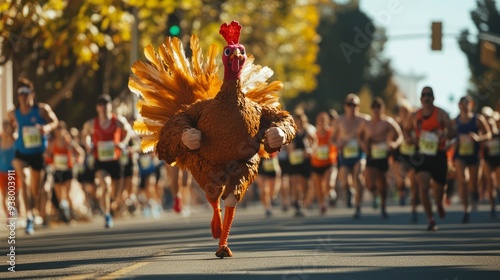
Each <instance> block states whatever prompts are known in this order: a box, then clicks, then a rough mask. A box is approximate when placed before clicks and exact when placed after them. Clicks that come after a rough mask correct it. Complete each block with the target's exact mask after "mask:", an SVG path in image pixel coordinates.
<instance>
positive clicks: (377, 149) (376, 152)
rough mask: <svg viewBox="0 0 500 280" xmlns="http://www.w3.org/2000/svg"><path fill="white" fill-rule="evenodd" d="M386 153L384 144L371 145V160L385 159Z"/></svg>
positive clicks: (386, 149)
mask: <svg viewBox="0 0 500 280" xmlns="http://www.w3.org/2000/svg"><path fill="white" fill-rule="evenodd" d="M388 151H389V147H387V144H386V143H379V144H372V146H371V156H372V158H373V159H385V158H387V154H388Z"/></svg>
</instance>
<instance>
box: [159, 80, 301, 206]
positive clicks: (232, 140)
mask: <svg viewBox="0 0 500 280" xmlns="http://www.w3.org/2000/svg"><path fill="white" fill-rule="evenodd" d="M271 126H281V127H283V129H284V131H286V132H287V139H293V137H294V134H295V133H294V132H295V131H294V130H292V129H290V128H289V127H290V126H292V127H293V119H292V118H291V116H290V115H289V114H288V113H287V112H285V111H281V110H278V109H277V108H272V107H268V106H261V105H259V104H257V103H256V102H254V101H252V100H250V99H248V98H246V97H245V95H244V94H243V93H242V92H241V89H240V86H239V80H225V81H224V83H223V84H222V87H221V91H220V92H219V93H218V94H217V96H216V97H215V98H213V99H210V100H203V101H199V102H197V103H195V104H193V105H192V106H190V107H189V108H187V109H186V110H184V111H182V112H179V113H178V114H176V115H174V116H173V117H172V118H170V120H169V121H167V123H166V124H165V126H164V127H163V129H162V130H161V132H160V141H159V142H158V144H157V145H156V153H157V155H158V157H159V158H160V159H165V160H166V161H167V162H169V163H170V162H172V161H173V160H174V159H175V160H176V162H177V164H178V165H179V166H180V167H181V168H187V169H188V170H190V171H191V173H192V175H193V177H194V178H195V180H196V181H197V182H198V184H199V185H200V187H201V188H203V190H204V191H205V192H206V193H207V195H209V196H217V195H218V194H219V193H220V192H221V191H222V198H225V197H226V196H227V194H229V192H233V193H234V195H235V196H236V198H237V199H238V200H240V199H241V198H243V196H244V194H245V192H246V190H247V188H248V186H249V185H250V184H251V183H252V182H253V181H254V179H255V177H256V176H257V172H258V166H259V162H260V158H261V155H263V151H261V152H260V153H259V150H261V149H262V146H264V143H263V139H264V132H265V131H266V130H267V129H268V128H270V127H271ZM191 127H194V128H196V129H198V130H200V131H201V135H202V140H201V147H200V149H198V150H195V151H191V150H189V149H187V148H186V147H184V145H182V143H181V138H180V137H181V135H182V132H184V130H185V129H187V128H191ZM264 150H265V151H266V152H269V153H270V152H273V151H275V150H276V149H271V148H270V147H266V148H264Z"/></svg>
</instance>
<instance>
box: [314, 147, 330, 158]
mask: <svg viewBox="0 0 500 280" xmlns="http://www.w3.org/2000/svg"><path fill="white" fill-rule="evenodd" d="M316 158H317V159H319V160H327V159H329V158H330V146H328V145H323V146H319V147H318V149H317V150H316Z"/></svg>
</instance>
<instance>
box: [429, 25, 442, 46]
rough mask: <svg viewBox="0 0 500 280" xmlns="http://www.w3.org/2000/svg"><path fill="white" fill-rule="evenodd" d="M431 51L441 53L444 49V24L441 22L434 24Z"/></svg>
mask: <svg viewBox="0 0 500 280" xmlns="http://www.w3.org/2000/svg"><path fill="white" fill-rule="evenodd" d="M431 39H432V42H431V50H433V51H440V50H441V49H442V48H443V44H442V39H443V23H442V22H441V21H433V22H432V35H431Z"/></svg>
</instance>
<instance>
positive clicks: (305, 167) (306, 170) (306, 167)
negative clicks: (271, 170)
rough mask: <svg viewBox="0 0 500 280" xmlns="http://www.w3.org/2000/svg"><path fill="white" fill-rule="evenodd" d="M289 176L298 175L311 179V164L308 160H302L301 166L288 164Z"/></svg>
mask: <svg viewBox="0 0 500 280" xmlns="http://www.w3.org/2000/svg"><path fill="white" fill-rule="evenodd" d="M290 175H300V176H302V177H305V178H309V177H311V163H310V161H309V159H304V162H303V163H301V164H297V165H291V164H290Z"/></svg>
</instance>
